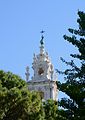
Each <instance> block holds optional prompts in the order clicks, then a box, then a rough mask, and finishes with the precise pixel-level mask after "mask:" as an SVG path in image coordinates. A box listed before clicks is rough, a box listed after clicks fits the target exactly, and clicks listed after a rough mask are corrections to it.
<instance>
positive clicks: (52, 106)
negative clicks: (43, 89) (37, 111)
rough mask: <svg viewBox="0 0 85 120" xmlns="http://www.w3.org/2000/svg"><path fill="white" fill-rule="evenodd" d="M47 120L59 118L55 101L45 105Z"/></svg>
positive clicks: (49, 101)
mask: <svg viewBox="0 0 85 120" xmlns="http://www.w3.org/2000/svg"><path fill="white" fill-rule="evenodd" d="M43 107H44V112H45V120H56V118H57V116H58V115H57V102H56V101H53V100H47V101H46V102H44V103H43Z"/></svg>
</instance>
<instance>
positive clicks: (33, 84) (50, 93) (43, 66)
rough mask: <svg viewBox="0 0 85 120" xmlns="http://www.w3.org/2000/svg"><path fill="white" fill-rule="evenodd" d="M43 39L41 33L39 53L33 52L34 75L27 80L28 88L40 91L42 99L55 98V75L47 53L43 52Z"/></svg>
mask: <svg viewBox="0 0 85 120" xmlns="http://www.w3.org/2000/svg"><path fill="white" fill-rule="evenodd" d="M43 39H44V37H43V35H42V37H41V41H40V53H39V54H38V55H35V54H34V57H33V63H32V68H33V70H34V75H33V77H32V80H28V81H27V82H28V89H29V90H34V91H39V92H41V93H42V95H43V99H44V100H48V99H53V100H57V85H56V77H55V78H54V76H55V75H54V67H53V64H52V63H51V60H50V58H49V56H48V53H47V52H45V49H44V42H43ZM26 74H27V73H26ZM28 75H29V73H28Z"/></svg>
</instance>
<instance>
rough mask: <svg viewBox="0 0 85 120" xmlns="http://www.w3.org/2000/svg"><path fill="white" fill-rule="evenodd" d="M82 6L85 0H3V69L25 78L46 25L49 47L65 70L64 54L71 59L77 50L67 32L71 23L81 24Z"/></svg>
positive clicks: (57, 64)
mask: <svg viewBox="0 0 85 120" xmlns="http://www.w3.org/2000/svg"><path fill="white" fill-rule="evenodd" d="M78 9H79V10H81V11H85V1H84V0H82V1H81V0H0V69H3V70H5V71H11V72H13V73H15V74H17V75H19V76H21V77H22V78H23V79H25V67H26V66H27V65H29V67H30V68H31V66H32V61H33V53H36V54H37V53H39V41H40V38H41V35H40V31H41V30H42V29H43V30H45V35H44V36H45V48H46V51H48V53H49V56H50V57H51V60H52V63H53V64H54V67H55V68H58V69H61V70H62V69H63V68H64V65H63V64H62V62H61V61H60V57H61V56H62V57H63V58H65V59H66V60H69V54H70V53H72V52H74V51H75V48H74V47H72V46H71V45H70V44H69V43H67V42H66V41H65V40H64V39H63V35H64V34H68V30H67V29H68V28H69V27H71V28H78V26H77V22H76V20H77V18H78V16H77V11H78ZM30 72H31V76H32V69H30ZM61 81H62V80H61Z"/></svg>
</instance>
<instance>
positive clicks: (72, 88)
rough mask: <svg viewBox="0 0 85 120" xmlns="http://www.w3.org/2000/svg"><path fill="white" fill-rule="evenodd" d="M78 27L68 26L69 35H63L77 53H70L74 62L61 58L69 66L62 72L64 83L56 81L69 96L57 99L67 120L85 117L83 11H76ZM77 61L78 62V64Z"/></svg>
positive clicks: (84, 26) (84, 19)
mask: <svg viewBox="0 0 85 120" xmlns="http://www.w3.org/2000/svg"><path fill="white" fill-rule="evenodd" d="M78 16H79V18H78V20H77V22H78V24H79V29H78V30H75V29H71V28H69V29H68V30H69V32H70V33H71V34H72V36H71V37H69V36H67V35H64V39H65V40H66V41H68V42H69V43H71V44H72V45H73V46H75V47H76V48H77V50H78V53H77V54H73V53H72V54H70V55H71V57H72V58H74V59H76V62H74V61H73V60H71V61H70V62H67V61H65V60H64V59H63V58H61V60H62V61H63V62H64V63H65V64H66V65H68V66H69V68H68V69H66V70H65V71H64V72H61V71H59V73H62V74H64V75H65V77H64V79H65V82H64V83H60V82H58V88H59V90H60V91H62V92H64V93H65V94H67V95H68V96H69V98H62V99H61V101H59V106H62V107H63V108H64V112H65V113H66V115H65V116H66V118H67V120H69V119H70V120H84V119H85V114H84V112H85V13H84V12H81V11H78ZM77 61H78V62H80V63H79V64H80V65H78V64H77Z"/></svg>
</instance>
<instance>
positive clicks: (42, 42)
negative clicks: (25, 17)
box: [40, 30, 45, 46]
mask: <svg viewBox="0 0 85 120" xmlns="http://www.w3.org/2000/svg"><path fill="white" fill-rule="evenodd" d="M44 32H45V31H43V30H42V31H41V32H40V33H41V34H42V36H41V40H40V44H41V46H42V45H44V41H43V39H44V36H43V33H44Z"/></svg>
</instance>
